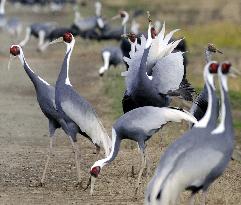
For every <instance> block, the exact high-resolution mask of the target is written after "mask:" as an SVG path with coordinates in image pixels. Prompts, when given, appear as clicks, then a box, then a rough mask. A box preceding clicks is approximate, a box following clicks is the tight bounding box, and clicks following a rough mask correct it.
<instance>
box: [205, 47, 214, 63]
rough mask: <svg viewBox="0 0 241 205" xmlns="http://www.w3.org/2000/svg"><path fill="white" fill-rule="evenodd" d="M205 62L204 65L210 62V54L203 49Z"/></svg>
mask: <svg viewBox="0 0 241 205" xmlns="http://www.w3.org/2000/svg"><path fill="white" fill-rule="evenodd" d="M204 52H205V61H206V63H208V62H210V61H211V60H212V52H211V51H209V50H208V49H205V51H204Z"/></svg>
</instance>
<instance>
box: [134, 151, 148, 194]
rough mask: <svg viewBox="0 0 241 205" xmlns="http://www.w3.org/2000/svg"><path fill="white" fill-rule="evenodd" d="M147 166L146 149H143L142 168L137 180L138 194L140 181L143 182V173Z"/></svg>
mask: <svg viewBox="0 0 241 205" xmlns="http://www.w3.org/2000/svg"><path fill="white" fill-rule="evenodd" d="M145 167H146V157H145V151H144V150H142V152H141V169H140V171H139V174H138V178H137V182H136V188H135V195H137V192H138V189H139V186H140V182H141V177H142V174H143V171H144V169H145Z"/></svg>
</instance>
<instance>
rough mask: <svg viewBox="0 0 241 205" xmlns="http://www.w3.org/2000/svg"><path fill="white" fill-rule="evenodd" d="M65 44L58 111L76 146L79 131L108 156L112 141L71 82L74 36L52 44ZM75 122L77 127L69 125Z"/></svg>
mask: <svg viewBox="0 0 241 205" xmlns="http://www.w3.org/2000/svg"><path fill="white" fill-rule="evenodd" d="M56 42H64V43H65V44H66V46H67V49H66V55H65V57H64V61H63V64H62V68H61V70H60V73H59V76H58V79H57V81H56V85H55V103H56V109H57V110H58V112H59V113H60V115H61V117H62V118H63V119H64V121H65V122H66V126H67V127H69V134H68V135H69V137H70V138H71V139H72V140H73V141H74V144H76V143H75V142H76V134H75V133H77V132H78V131H79V132H80V133H81V134H82V135H83V136H85V137H87V138H88V139H89V140H91V141H92V143H93V144H94V145H95V146H96V148H100V146H102V147H103V148H104V151H105V155H106V156H108V155H109V153H110V149H111V139H110V138H109V136H108V134H107V131H106V130H105V128H104V126H103V125H102V122H101V120H100V119H99V117H98V116H97V113H96V111H95V109H94V108H93V107H92V105H91V104H90V103H89V102H88V101H87V100H86V99H85V98H84V97H82V96H81V95H79V94H78V93H77V91H76V90H75V89H74V88H73V87H72V85H71V83H70V80H69V63H70V56H71V54H72V51H73V49H74V44H75V39H74V36H73V35H72V34H71V33H69V32H67V33H65V34H64V36H63V37H61V38H59V39H56V40H55V41H53V42H52V43H56ZM71 122H75V125H77V127H76V126H75V127H73V126H72V125H71V124H70V125H69V123H71Z"/></svg>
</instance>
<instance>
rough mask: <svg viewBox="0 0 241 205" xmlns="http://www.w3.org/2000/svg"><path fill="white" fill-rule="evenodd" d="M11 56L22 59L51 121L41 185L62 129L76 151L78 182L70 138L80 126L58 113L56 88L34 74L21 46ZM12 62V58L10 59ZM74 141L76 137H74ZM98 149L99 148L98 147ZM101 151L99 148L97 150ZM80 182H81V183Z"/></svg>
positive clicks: (38, 97)
mask: <svg viewBox="0 0 241 205" xmlns="http://www.w3.org/2000/svg"><path fill="white" fill-rule="evenodd" d="M10 54H11V55H12V56H18V58H19V59H20V62H21V64H22V66H23V68H24V70H25V72H26V73H27V75H28V77H29V78H30V80H31V81H32V83H33V85H34V88H35V91H36V96H37V101H38V103H39V106H40V109H41V111H42V112H43V114H44V115H45V117H46V118H47V119H48V121H49V137H50V144H49V153H48V156H47V160H46V163H45V168H44V171H43V175H42V178H41V181H40V185H41V186H42V185H43V184H44V180H45V176H46V171H47V168H48V165H49V161H50V158H51V156H52V153H53V140H54V137H55V136H54V133H55V131H56V129H58V128H62V129H63V130H64V132H65V133H66V134H67V135H68V136H69V139H70V142H71V145H72V147H73V149H74V152H75V163H76V171H77V177H78V180H80V176H79V175H80V168H79V166H80V162H79V161H78V150H77V149H75V146H74V144H75V143H74V142H73V139H72V138H71V137H70V134H69V133H70V132H72V133H73V134H75V135H76V134H77V133H80V134H82V132H81V131H80V130H79V129H78V125H76V124H75V122H73V121H70V120H69V121H68V122H66V121H65V120H64V119H63V118H62V116H61V114H60V113H59V112H58V110H57V109H56V105H55V88H54V87H53V86H51V85H50V84H49V83H48V82H46V81H45V80H44V79H42V78H41V77H39V76H38V75H37V74H35V73H34V71H33V70H32V69H31V68H30V66H29V65H28V63H27V62H26V60H25V57H24V53H23V50H22V48H21V47H20V46H19V45H12V46H11V47H10ZM10 60H11V58H10ZM9 66H10V61H9ZM73 138H74V140H75V139H76V137H73ZM97 148H98V147H97ZM97 150H99V148H98V149H97ZM79 182H80V181H79Z"/></svg>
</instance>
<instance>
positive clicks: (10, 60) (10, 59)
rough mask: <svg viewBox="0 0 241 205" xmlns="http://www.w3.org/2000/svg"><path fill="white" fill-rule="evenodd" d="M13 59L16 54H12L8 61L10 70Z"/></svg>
mask: <svg viewBox="0 0 241 205" xmlns="http://www.w3.org/2000/svg"><path fill="white" fill-rule="evenodd" d="M13 59H14V56H12V55H10V57H9V61H8V70H10V65H11V62H12V60H13Z"/></svg>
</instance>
